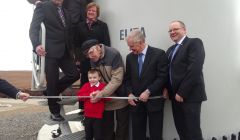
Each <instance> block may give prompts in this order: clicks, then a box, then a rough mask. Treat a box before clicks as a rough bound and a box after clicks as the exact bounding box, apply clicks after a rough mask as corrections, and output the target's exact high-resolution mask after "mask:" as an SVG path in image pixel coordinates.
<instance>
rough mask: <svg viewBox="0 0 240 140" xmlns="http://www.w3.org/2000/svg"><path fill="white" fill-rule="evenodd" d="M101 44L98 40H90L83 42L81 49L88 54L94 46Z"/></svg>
mask: <svg viewBox="0 0 240 140" xmlns="http://www.w3.org/2000/svg"><path fill="white" fill-rule="evenodd" d="M96 44H99V42H98V40H97V39H89V40H86V41H84V42H83V44H82V46H81V49H82V51H83V52H87V51H88V50H89V49H90V48H91V47H92V46H94V45H96Z"/></svg>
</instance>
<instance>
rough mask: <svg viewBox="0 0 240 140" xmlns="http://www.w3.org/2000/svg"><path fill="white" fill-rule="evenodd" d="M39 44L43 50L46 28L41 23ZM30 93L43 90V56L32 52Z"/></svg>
mask: <svg viewBox="0 0 240 140" xmlns="http://www.w3.org/2000/svg"><path fill="white" fill-rule="evenodd" d="M40 39H41V43H42V46H43V48H45V44H46V28H45V26H44V24H43V23H41V38H40ZM32 65H33V68H32V86H31V90H32V91H42V90H44V89H45V83H46V82H45V81H46V79H45V56H38V55H37V54H36V53H35V52H33V56H32Z"/></svg>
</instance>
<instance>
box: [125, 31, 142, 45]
mask: <svg viewBox="0 0 240 140" xmlns="http://www.w3.org/2000/svg"><path fill="white" fill-rule="evenodd" d="M130 38H131V39H132V41H133V42H134V43H137V42H145V36H144V34H143V33H142V32H141V30H139V29H135V30H132V31H131V32H130V33H129V35H128V36H127V38H126V40H127V41H128V40H129V39H130Z"/></svg>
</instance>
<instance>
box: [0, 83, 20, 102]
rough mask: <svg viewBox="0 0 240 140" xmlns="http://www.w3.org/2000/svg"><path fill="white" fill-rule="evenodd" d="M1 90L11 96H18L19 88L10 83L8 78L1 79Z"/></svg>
mask: <svg viewBox="0 0 240 140" xmlns="http://www.w3.org/2000/svg"><path fill="white" fill-rule="evenodd" d="M0 92H1V93H3V94H6V95H8V96H9V97H12V98H16V95H17V93H18V92H19V90H18V89H17V88H15V87H14V86H13V85H11V84H10V83H8V82H7V81H6V80H3V79H0Z"/></svg>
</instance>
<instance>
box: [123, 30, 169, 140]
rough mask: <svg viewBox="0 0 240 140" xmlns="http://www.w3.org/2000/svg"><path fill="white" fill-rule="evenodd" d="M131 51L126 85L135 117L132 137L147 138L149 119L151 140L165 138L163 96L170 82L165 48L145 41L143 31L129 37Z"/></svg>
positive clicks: (127, 63) (127, 60)
mask: <svg viewBox="0 0 240 140" xmlns="http://www.w3.org/2000/svg"><path fill="white" fill-rule="evenodd" d="M127 44H128V46H129V49H130V50H131V53H130V54H128V55H127V58H126V87H127V91H128V96H129V97H135V96H136V97H139V100H133V99H129V100H128V102H129V104H130V105H131V106H130V108H131V117H132V135H133V140H146V124H147V118H148V122H149V131H150V139H151V140H162V128H163V107H164V98H158V99H149V97H154V96H161V95H162V91H163V88H164V86H165V84H166V81H167V72H168V69H167V67H168V66H167V57H166V54H165V52H164V51H163V50H161V49H158V48H154V47H151V46H149V45H147V44H146V43H145V37H144V35H143V34H142V32H141V31H140V30H133V31H132V32H130V34H129V35H128V37H127Z"/></svg>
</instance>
